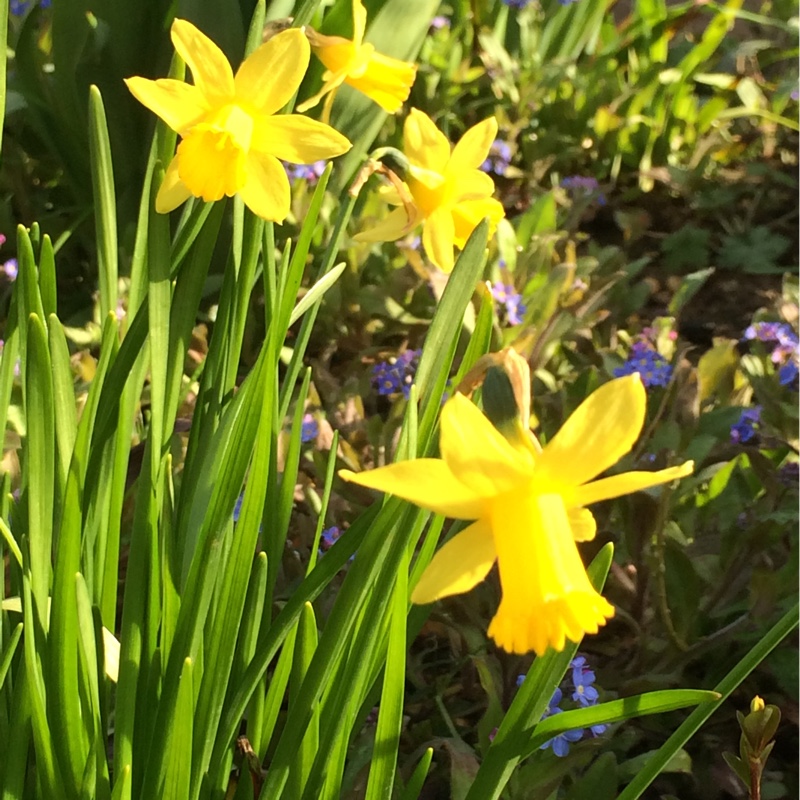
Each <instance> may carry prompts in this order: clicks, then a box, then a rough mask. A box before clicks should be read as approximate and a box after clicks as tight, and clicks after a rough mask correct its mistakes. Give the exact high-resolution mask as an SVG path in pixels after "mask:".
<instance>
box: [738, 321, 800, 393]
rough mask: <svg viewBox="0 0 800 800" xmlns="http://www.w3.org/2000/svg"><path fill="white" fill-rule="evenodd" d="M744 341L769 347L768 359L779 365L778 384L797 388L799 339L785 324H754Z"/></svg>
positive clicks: (799, 360) (745, 333)
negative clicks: (756, 342) (760, 343)
mask: <svg viewBox="0 0 800 800" xmlns="http://www.w3.org/2000/svg"><path fill="white" fill-rule="evenodd" d="M742 339H743V340H744V341H758V342H763V343H764V344H766V345H771V351H770V358H771V359H772V363H773V364H780V365H781V367H780V369H779V370H778V382H779V383H780V384H781V386H789V387H791V388H793V389H795V390H797V388H798V373H800V369H798V367H799V366H800V339H798V336H797V334H796V333H795V332H794V331H793V330H792V327H791V326H790V325H787V324H786V323H785V322H754V323H753V324H752V325H750V326H748V328H747V329H746V330H745V332H744V336H743V337H742Z"/></svg>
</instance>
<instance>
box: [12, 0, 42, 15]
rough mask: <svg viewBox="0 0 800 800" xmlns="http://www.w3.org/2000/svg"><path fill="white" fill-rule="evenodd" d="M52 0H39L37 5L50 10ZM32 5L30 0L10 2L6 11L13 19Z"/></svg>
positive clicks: (13, 0)
mask: <svg viewBox="0 0 800 800" xmlns="http://www.w3.org/2000/svg"><path fill="white" fill-rule="evenodd" d="M51 4H52V0H41V2H40V3H39V5H40V6H41V7H42V8H50V5H51ZM32 5H33V3H32V0H11V2H10V3H9V4H8V10H9V11H10V12H11V14H12V15H13V16H15V17H21V16H22V15H23V14H25V13H26V12H27V11H28V9H29V8H30V7H31V6H32Z"/></svg>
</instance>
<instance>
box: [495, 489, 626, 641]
mask: <svg viewBox="0 0 800 800" xmlns="http://www.w3.org/2000/svg"><path fill="white" fill-rule="evenodd" d="M491 526H492V534H493V536H494V543H495V547H496V548H497V563H498V566H499V568H500V584H501V586H502V589H503V598H502V600H501V601H500V607H499V608H498V610H497V614H496V615H495V617H494V619H493V620H492V622H491V624H490V626H489V636H491V637H492V638H493V639H494V640H495V642H496V643H497V644H498V645H499V646H500V647H502V648H503V649H504V650H507V651H509V652H512V653H527V652H529V651H531V650H533V651H535V652H536V654H537V655H543V654H544V653H545V651H546V650H547V648H548V647H552V648H553V649H554V650H563V649H564V644H565V642H566V640H567V639H569V640H570V641H573V642H578V641H580V639H581V638H582V637H583V635H584V634H585V633H596V632H597V630H598V628H599V626H600V625H603V624H604V623H605V621H606V619H607V618H608V617H611V616H612V615H613V614H614V608H613V606H612V605H611V604H610V603H609V602H608V601H607V600H606V599H605V598H604V597H603V596H602V595H600V594H598V592H597V591H596V590H595V589H594V587H593V586H592V584H591V582H590V581H589V576H588V575H587V574H586V569H585V567H584V566H583V562H582V561H581V557H580V554H579V553H578V549H577V547H576V545H575V541H574V539H573V536H572V531H571V529H570V524H569V518H568V517H567V513H566V509H565V508H564V503H563V500H562V499H561V497H560V496H559V495H557V494H547V495H537V494H534V493H531V492H529V491H519V492H517V493H516V494H515V495H514V496H511V497H507V498H504V502H502V503H500V502H496V503H493V504H492V505H491Z"/></svg>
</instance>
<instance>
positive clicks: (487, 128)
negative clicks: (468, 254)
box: [356, 108, 505, 272]
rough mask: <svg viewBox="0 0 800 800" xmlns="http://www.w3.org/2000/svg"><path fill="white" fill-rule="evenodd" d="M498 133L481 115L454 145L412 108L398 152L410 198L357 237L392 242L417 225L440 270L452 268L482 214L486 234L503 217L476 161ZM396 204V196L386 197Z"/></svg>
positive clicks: (482, 157)
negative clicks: (403, 161) (405, 167)
mask: <svg viewBox="0 0 800 800" xmlns="http://www.w3.org/2000/svg"><path fill="white" fill-rule="evenodd" d="M496 136H497V120H496V119H495V118H494V117H490V118H489V119H485V120H484V121H483V122H479V123H478V124H477V125H474V126H473V127H472V128H470V129H469V130H468V131H467V132H466V133H465V134H464V135H463V136H462V137H461V139H460V141H459V142H458V144H456V146H455V147H453V148H452V152H451V147H450V142H449V141H448V140H447V137H445V135H444V134H443V133H442V132H441V131H440V130H439V129H438V128H437V127H436V125H434V123H433V121H432V120H431V119H430V117H428V116H427V114H424V113H423V112H422V111H419V110H418V109H416V108H412V109H411V113H410V114H409V115H408V118H407V119H406V122H405V126H404V128H403V153H404V155H405V156H406V158H407V159H408V162H409V169H408V173H407V175H406V184H407V186H408V192H409V195H410V198H411V203H410V204H409V203H408V202H406V203H405V204H404V205H403V207H402V208H397V209H395V210H394V211H392V212H391V213H390V214H389V216H388V217H387V218H386V219H385V220H383V222H381V223H379V224H378V225H376V226H375V227H374V228H371V229H370V230H367V231H364V232H362V233H359V234H358V235H357V236H356V239H357V240H358V241H361V242H393V241H395V240H396V239H399V238H400V237H401V236H405V235H406V234H407V233H409V232H410V231H411V230H413V229H414V228H415V227H417V225H419V224H422V226H423V229H422V244H423V247H424V248H425V254H426V255H427V256H428V258H429V259H430V260H431V262H432V263H433V264H435V265H436V266H437V267H439V269H441V270H443V271H444V272H451V271H452V269H453V265H454V264H455V257H454V254H453V247H454V246H455V247H458V248H462V247H464V245H465V244H466V242H467V239H468V238H469V235H470V234H471V233H472V231H474V230H475V227H476V226H477V225H478V223H479V222H480V221H481V220H482V219H484V218H485V217H488V218H489V221H490V224H491V228H490V235H492V234H493V233H494V229H495V227H496V226H497V223H498V222H499V221H500V220H501V219H502V218H503V217H504V216H505V214H504V211H503V206H502V205H501V203H500V202H499V201H498V200H495V199H494V198H493V197H492V194H493V193H494V181H492V179H491V178H490V177H489V175H487V174H486V173H485V172H481V170H480V169H478V168H479V167H480V165H481V164H482V163H483V162H484V161H485V160H486V157H487V155H488V154H489V148H490V147H491V146H492V142H493V141H494V140H495V138H496ZM388 199H389V202H393V203H399V202H400V199H399V197H389V198H388Z"/></svg>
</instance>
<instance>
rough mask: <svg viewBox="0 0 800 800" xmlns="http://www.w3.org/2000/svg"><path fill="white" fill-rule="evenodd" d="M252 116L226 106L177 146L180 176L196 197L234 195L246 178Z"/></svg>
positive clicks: (213, 198)
mask: <svg viewBox="0 0 800 800" xmlns="http://www.w3.org/2000/svg"><path fill="white" fill-rule="evenodd" d="M252 134H253V119H252V117H251V116H250V115H249V114H248V113H247V112H246V111H244V110H243V109H242V108H240V107H239V106H237V105H232V104H231V105H226V106H223V107H222V108H220V109H219V110H218V111H216V112H215V113H214V114H212V115H211V116H210V117H209V118H208V119H206V120H205V121H203V122H201V123H198V124H197V125H195V126H194V127H193V128H192V129H191V131H189V133H188V135H187V136H186V137H185V138H184V139H183V140H182V141H181V143H180V144H179V145H178V175H179V176H180V179H181V181H183V183H184V184H185V185H186V187H187V188H188V189H189V191H190V192H191V193H192V194H193V195H194V196H195V197H202V198H203V200H205V201H206V202H207V203H208V202H212V201H214V200H221V199H222V198H223V197H224V196H228V197H232V196H233V195H235V194H236V193H237V192H238V191H239V190H240V189H241V188H242V187H243V186H244V184H245V181H246V180H247V171H246V163H247V152H248V150H249V149H250V138H251V136H252Z"/></svg>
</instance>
